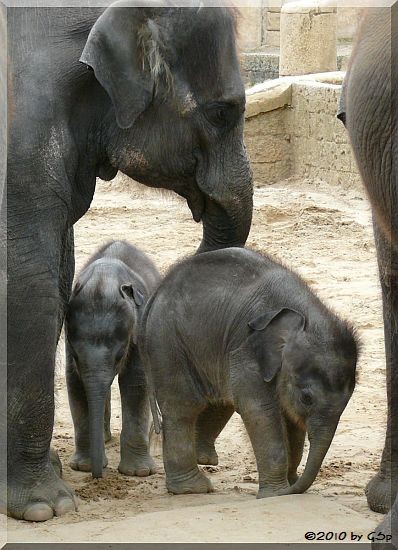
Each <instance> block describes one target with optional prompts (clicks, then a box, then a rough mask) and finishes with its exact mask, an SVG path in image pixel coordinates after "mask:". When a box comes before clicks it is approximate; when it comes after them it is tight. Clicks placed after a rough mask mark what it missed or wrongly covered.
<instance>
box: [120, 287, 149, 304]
mask: <svg viewBox="0 0 398 550" xmlns="http://www.w3.org/2000/svg"><path fill="white" fill-rule="evenodd" d="M120 294H121V295H122V296H123V298H126V299H127V300H133V302H134V303H135V305H136V306H138V307H140V306H142V305H143V303H144V295H143V294H142V292H140V291H139V290H138V288H134V286H133V285H132V284H123V285H121V286H120Z"/></svg>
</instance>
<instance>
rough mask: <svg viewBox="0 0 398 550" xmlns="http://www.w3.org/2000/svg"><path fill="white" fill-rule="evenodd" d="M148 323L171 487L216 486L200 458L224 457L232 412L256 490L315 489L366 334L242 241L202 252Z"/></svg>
mask: <svg viewBox="0 0 398 550" xmlns="http://www.w3.org/2000/svg"><path fill="white" fill-rule="evenodd" d="M140 331H141V333H142V334H141V337H140V340H139V346H140V349H141V353H142V358H143V361H144V366H145V368H147V369H148V375H150V376H151V379H152V383H153V385H154V391H155V395H156V399H157V401H158V404H159V407H160V410H161V413H162V417H163V443H164V450H163V453H164V465H165V470H166V483H167V488H168V490H169V491H170V492H172V493H177V494H180V493H203V492H208V491H211V490H212V488H211V484H210V481H209V480H208V479H207V478H206V477H205V476H204V474H203V473H201V472H200V471H199V469H198V467H197V463H206V462H207V463H209V462H210V463H212V464H216V463H217V454H216V451H215V448H214V442H215V439H216V437H217V436H218V435H219V433H220V432H221V430H222V429H223V427H224V426H225V424H226V423H227V421H228V420H229V418H230V416H231V415H232V413H233V411H234V410H236V411H237V412H238V413H239V414H240V415H241V417H242V419H243V422H244V424H245V427H246V429H247V431H248V434H249V437H250V440H251V443H252V446H253V450H254V454H255V456H256V461H257V468H258V473H259V492H258V498H262V497H268V496H273V495H277V494H287V493H299V492H304V491H305V490H307V489H308V487H310V485H311V484H312V483H313V481H314V480H315V477H316V475H317V473H318V471H319V469H320V467H321V464H322V461H323V458H324V457H325V455H326V453H327V450H328V448H329V446H330V444H331V441H332V439H333V436H334V433H335V431H336V427H337V424H338V422H339V419H340V415H341V413H342V412H343V410H344V408H345V407H346V405H347V403H348V400H349V399H350V397H351V394H352V392H353V390H354V386H355V372H356V362H357V342H356V339H355V335H354V333H353V330H352V329H351V328H350V326H349V325H348V324H347V323H346V322H345V321H342V320H341V319H339V318H338V317H337V316H336V315H335V314H334V313H332V312H331V311H330V310H329V309H328V308H327V307H326V306H325V305H324V304H323V303H322V302H321V301H320V300H319V299H318V298H317V296H315V294H314V293H313V292H312V291H311V290H310V289H309V288H308V286H307V285H306V284H305V283H304V282H303V280H302V279H300V277H299V276H298V275H296V274H295V273H292V272H291V271H289V270H288V269H287V268H285V267H283V266H281V265H280V264H278V263H276V262H275V261H273V260H272V259H270V258H269V257H267V256H263V255H260V254H258V253H256V252H253V251H250V250H245V249H241V248H226V249H223V250H217V251H212V252H206V253H203V254H199V255H197V256H194V257H192V258H190V259H188V260H186V261H184V262H183V263H181V264H179V265H177V266H176V267H174V269H172V270H171V272H170V273H169V274H168V276H167V277H166V278H165V280H164V281H163V282H162V283H161V285H160V286H159V288H158V289H157V291H156V292H155V293H154V295H153V296H152V298H151V299H150V301H149V302H148V304H147V306H146V309H145V312H144V315H143V318H142V324H141V329H140ZM153 403H155V401H154V400H153ZM152 408H153V411H152V412H153V414H154V415H155V419H156V410H155V409H156V407H154V406H153V407H152ZM155 425H157V426H159V424H158V420H157V419H156V422H155ZM306 432H308V437H309V441H310V452H309V456H308V460H307V464H306V467H305V471H304V473H303V475H302V476H301V477H300V478H299V479H298V477H297V466H298V465H299V463H300V461H301V458H302V453H303V445H304V438H305V434H306Z"/></svg>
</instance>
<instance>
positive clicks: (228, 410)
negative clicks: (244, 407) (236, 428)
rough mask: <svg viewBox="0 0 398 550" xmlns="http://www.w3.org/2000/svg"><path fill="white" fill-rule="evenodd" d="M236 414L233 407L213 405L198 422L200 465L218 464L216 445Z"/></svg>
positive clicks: (197, 437)
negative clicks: (218, 438)
mask: <svg viewBox="0 0 398 550" xmlns="http://www.w3.org/2000/svg"><path fill="white" fill-rule="evenodd" d="M233 412H234V407H233V405H224V404H211V405H209V406H208V407H207V408H206V409H205V410H204V411H203V412H202V413H200V415H199V417H198V420H197V422H196V456H197V462H198V464H212V465H214V466H216V465H217V464H218V456H217V452H216V449H215V447H214V443H215V441H216V439H217V437H218V436H219V435H220V433H221V432H222V430H223V429H224V427H225V425H226V424H227V422H228V420H229V419H230V418H231V416H232V414H233Z"/></svg>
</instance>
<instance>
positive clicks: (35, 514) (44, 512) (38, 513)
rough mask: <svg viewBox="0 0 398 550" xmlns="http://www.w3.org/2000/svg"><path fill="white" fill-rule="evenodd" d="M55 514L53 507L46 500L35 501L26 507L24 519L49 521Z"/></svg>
mask: <svg viewBox="0 0 398 550" xmlns="http://www.w3.org/2000/svg"><path fill="white" fill-rule="evenodd" d="M53 516H54V513H53V511H52V509H51V507H50V506H49V505H48V504H46V503H45V502H35V503H34V504H31V505H30V506H28V508H26V510H25V512H24V515H23V519H24V520H26V521H47V520H48V519H51V518H52V517H53Z"/></svg>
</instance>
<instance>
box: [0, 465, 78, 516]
mask: <svg viewBox="0 0 398 550" xmlns="http://www.w3.org/2000/svg"><path fill="white" fill-rule="evenodd" d="M36 476H39V477H36ZM0 509H1V511H2V512H3V513H4V512H6V513H7V515H9V516H10V517H13V518H15V519H24V520H26V521H46V520H48V519H51V518H53V517H54V516H62V515H64V514H66V513H68V512H74V511H76V510H77V499H76V497H75V495H74V493H73V491H72V490H71V489H70V488H69V487H68V486H67V485H66V483H65V482H64V481H62V479H60V478H59V477H58V475H57V474H56V472H55V470H54V468H53V466H52V464H51V463H50V462H48V464H46V466H45V468H44V469H43V470H42V471H40V472H38V471H37V469H36V470H35V471H34V472H32V473H31V477H29V478H27V479H26V478H25V479H24V478H23V477H22V474H21V472H18V471H16V472H15V473H14V474H13V475H12V474H10V472H8V487H7V508H6V506H5V504H4V503H3V504H2V505H1V507H0Z"/></svg>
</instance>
